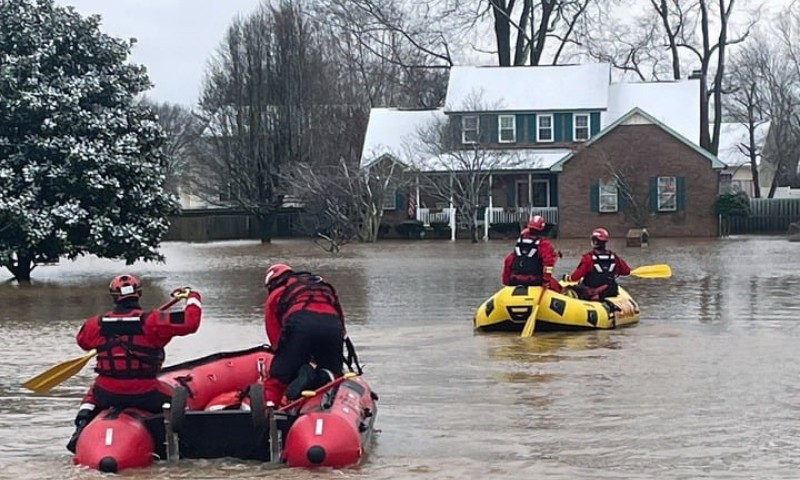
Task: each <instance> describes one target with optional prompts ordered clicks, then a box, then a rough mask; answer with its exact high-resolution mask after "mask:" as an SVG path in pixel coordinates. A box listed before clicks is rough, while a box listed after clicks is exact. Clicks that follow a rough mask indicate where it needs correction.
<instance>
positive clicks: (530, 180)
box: [525, 172, 533, 223]
mask: <svg viewBox="0 0 800 480" xmlns="http://www.w3.org/2000/svg"><path fill="white" fill-rule="evenodd" d="M528 208H529V209H530V211H529V212H528V218H526V219H525V223H528V220H530V218H531V215H533V175H532V174H531V173H530V172H528Z"/></svg>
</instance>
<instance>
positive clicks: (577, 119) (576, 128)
mask: <svg viewBox="0 0 800 480" xmlns="http://www.w3.org/2000/svg"><path fill="white" fill-rule="evenodd" d="M590 125H591V121H590V117H589V114H588V113H576V114H575V115H574V118H573V122H572V138H573V140H575V141H576V142H580V141H584V140H589V135H590V132H591V128H589V127H590Z"/></svg>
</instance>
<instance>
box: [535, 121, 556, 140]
mask: <svg viewBox="0 0 800 480" xmlns="http://www.w3.org/2000/svg"><path fill="white" fill-rule="evenodd" d="M536 141H537V142H552V141H553V115H536Z"/></svg>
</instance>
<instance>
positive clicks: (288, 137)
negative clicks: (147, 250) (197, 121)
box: [195, 2, 327, 242]
mask: <svg viewBox="0 0 800 480" xmlns="http://www.w3.org/2000/svg"><path fill="white" fill-rule="evenodd" d="M316 47H317V43H316V41H315V37H314V36H313V30H311V29H309V27H308V24H307V22H306V21H305V20H304V17H303V14H302V11H301V10H300V8H299V7H298V6H297V5H295V4H293V3H291V2H283V3H281V5H280V6H279V7H270V6H267V5H262V6H261V7H259V9H258V10H256V11H255V12H253V13H252V14H250V15H249V16H248V17H246V18H239V19H237V20H235V21H234V22H233V24H232V25H231V27H230V28H229V30H228V33H227V35H226V37H225V39H224V41H223V42H222V45H221V47H220V49H219V51H218V53H217V55H216V57H215V58H214V59H213V61H212V63H211V64H210V66H209V68H208V71H207V75H206V79H205V83H204V86H203V92H202V97H201V99H200V103H199V110H198V115H199V116H200V117H201V118H202V120H203V122H204V124H205V125H206V129H205V130H204V132H203V138H202V141H201V142H199V146H200V148H199V149H198V150H199V152H198V153H199V155H198V161H199V163H200V174H199V175H196V176H195V185H196V186H197V187H198V188H197V190H198V192H199V193H201V194H202V195H204V197H205V198H206V199H207V200H208V201H210V202H212V203H217V204H219V203H223V204H225V203H227V204H233V205H236V206H238V207H240V208H242V209H244V210H245V211H247V212H249V213H251V214H252V215H254V216H255V218H256V219H257V220H258V224H259V233H260V237H261V240H262V241H264V242H268V241H269V240H270V239H271V236H272V230H273V226H274V220H275V213H276V211H277V209H278V208H280V206H281V204H282V200H283V196H284V195H285V194H286V191H285V188H284V187H283V186H282V185H281V182H280V180H281V178H282V177H281V174H282V173H283V172H284V171H285V170H286V169H287V168H288V167H289V166H290V165H293V164H299V163H303V162H307V161H308V159H309V156H310V152H311V147H310V141H311V138H312V134H311V132H312V131H313V126H312V121H313V120H314V118H319V115H321V113H320V108H319V105H318V104H319V94H320V92H324V91H325V89H326V88H327V86H326V85H324V83H323V82H322V79H321V78H320V76H319V75H318V73H317V72H318V69H319V66H320V64H321V62H322V60H321V58H320V54H319V50H318V48H316ZM315 114H316V115H317V117H315V116H314V115H315Z"/></svg>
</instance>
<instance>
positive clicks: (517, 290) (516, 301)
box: [474, 286, 639, 332]
mask: <svg viewBox="0 0 800 480" xmlns="http://www.w3.org/2000/svg"><path fill="white" fill-rule="evenodd" d="M541 291H542V287H525V286H517V287H503V288H501V289H500V290H499V291H498V292H497V293H495V294H494V295H492V297H490V298H489V299H488V300H486V301H485V302H483V303H482V304H481V305H480V307H478V310H477V311H476V312H475V318H474V325H475V328H476V329H478V330H484V331H491V330H508V331H517V332H519V331H522V328H523V327H524V326H525V322H526V321H527V320H528V316H530V314H531V312H532V311H533V307H534V305H535V304H536V300H537V299H538V298H539V294H540V293H541ZM638 322H639V306H638V305H637V304H636V302H635V301H634V300H633V298H632V297H631V296H630V295H629V294H628V292H626V291H625V290H624V289H623V288H622V287H619V295H617V296H616V297H609V298H607V299H606V300H605V301H602V302H592V301H587V300H581V299H578V298H573V297H569V296H567V295H562V294H560V293H556V292H554V291H553V290H547V291H546V292H545V293H544V296H543V297H542V302H541V304H540V307H539V311H538V313H537V315H536V331H537V332H539V331H548V330H550V331H552V330H598V329H611V328H616V327H622V326H626V325H632V324H635V323H638Z"/></svg>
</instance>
